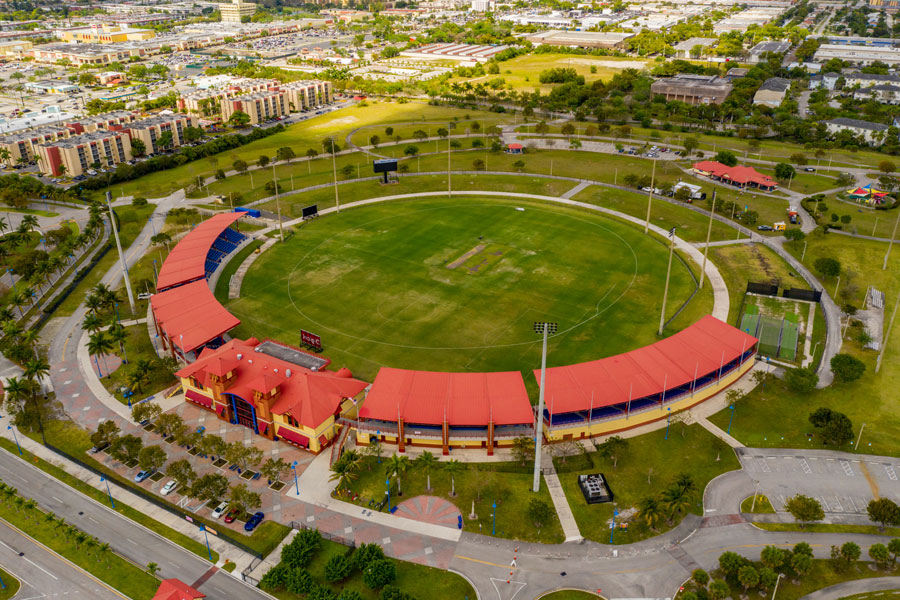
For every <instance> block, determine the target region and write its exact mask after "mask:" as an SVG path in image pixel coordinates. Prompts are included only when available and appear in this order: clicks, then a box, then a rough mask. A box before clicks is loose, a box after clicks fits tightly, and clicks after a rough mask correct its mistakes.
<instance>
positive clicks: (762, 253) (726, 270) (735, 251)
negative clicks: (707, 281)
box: [709, 243, 807, 324]
mask: <svg viewBox="0 0 900 600" xmlns="http://www.w3.org/2000/svg"><path fill="white" fill-rule="evenodd" d="M709 259H710V260H711V261H712V262H713V263H714V264H715V265H716V266H717V267H719V272H720V273H721V274H722V277H724V278H725V285H726V286H727V287H728V297H729V300H730V303H729V310H728V322H729V323H732V324H735V323H737V319H738V317H739V316H740V310H741V305H742V304H743V302H744V296H745V295H746V292H747V283H748V282H750V281H752V282H755V283H771V284H775V285H777V286H778V287H779V288H782V287H802V288H805V287H807V285H806V282H805V281H804V280H803V278H802V277H800V276H799V275H797V274H796V273H794V272H793V271H792V270H791V267H790V265H788V263H787V262H786V261H785V260H784V259H783V258H781V257H780V256H778V255H777V254H775V252H773V251H772V250H770V249H769V248H768V247H767V246H764V245H763V244H755V243H754V244H735V245H733V246H717V247H713V248H710V251H709Z"/></svg>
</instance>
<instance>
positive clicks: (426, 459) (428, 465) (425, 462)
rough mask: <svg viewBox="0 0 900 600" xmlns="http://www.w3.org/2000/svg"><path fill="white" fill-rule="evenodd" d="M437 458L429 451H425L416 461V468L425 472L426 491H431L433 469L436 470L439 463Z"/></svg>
mask: <svg viewBox="0 0 900 600" xmlns="http://www.w3.org/2000/svg"><path fill="white" fill-rule="evenodd" d="M437 461H438V460H437V458H436V457H435V456H434V454H432V453H431V452H429V451H427V450H426V451H425V452H423V453H422V454H420V455H419V457H418V458H416V460H415V466H416V468H419V469H422V470H423V471H425V481H426V485H425V491H426V492H430V491H431V469H433V468H434V465H435V464H436V463H437Z"/></svg>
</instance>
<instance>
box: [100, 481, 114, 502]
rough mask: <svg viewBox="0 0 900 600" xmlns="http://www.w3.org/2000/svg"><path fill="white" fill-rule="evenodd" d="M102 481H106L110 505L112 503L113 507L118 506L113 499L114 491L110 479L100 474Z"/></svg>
mask: <svg viewBox="0 0 900 600" xmlns="http://www.w3.org/2000/svg"><path fill="white" fill-rule="evenodd" d="M100 481H101V483H102V482H106V494H107V495H108V496H109V503H110V505H111V506H112V507H113V508H115V507H116V503H115V502H114V501H113V497H112V491H110V489H109V480H108V479H107V478H106V477H103V476H102V475H101V476H100Z"/></svg>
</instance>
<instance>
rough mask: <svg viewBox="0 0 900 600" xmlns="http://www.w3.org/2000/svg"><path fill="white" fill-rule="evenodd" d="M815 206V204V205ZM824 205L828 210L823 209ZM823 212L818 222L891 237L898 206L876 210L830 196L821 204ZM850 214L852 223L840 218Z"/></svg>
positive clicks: (848, 229) (899, 211)
mask: <svg viewBox="0 0 900 600" xmlns="http://www.w3.org/2000/svg"><path fill="white" fill-rule="evenodd" d="M813 206H815V205H813ZM822 206H824V207H825V208H827V209H828V210H822ZM819 210H820V211H821V214H820V215H819V218H818V219H817V223H819V224H821V225H832V224H836V225H840V226H841V228H842V229H843V230H844V231H848V232H850V233H858V234H860V235H874V236H875V237H880V238H886V239H889V238H890V237H891V235H892V233H893V231H894V225H896V223H897V215H898V214H900V210H898V209H897V208H893V209H889V210H876V209H874V208H868V207H866V206H863V205H859V204H856V203H855V202H852V201H847V200H840V199H838V198H837V196H834V195H832V196H828V197H827V198H826V199H825V200H823V201H822V202H821V203H820V204H819ZM833 214H835V215H837V216H838V220H837V221H836V222H835V221H833V220H832V219H833V217H832V216H831V215H833ZM845 216H849V217H850V223H843V222H842V221H841V220H840V218H841V217H845Z"/></svg>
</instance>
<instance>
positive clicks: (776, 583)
mask: <svg viewBox="0 0 900 600" xmlns="http://www.w3.org/2000/svg"><path fill="white" fill-rule="evenodd" d="M782 577H784V573H779V574H778V579H776V580H775V589H774V590H772V600H775V594H777V593H778V582H780V581H781V578H782Z"/></svg>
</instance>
